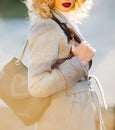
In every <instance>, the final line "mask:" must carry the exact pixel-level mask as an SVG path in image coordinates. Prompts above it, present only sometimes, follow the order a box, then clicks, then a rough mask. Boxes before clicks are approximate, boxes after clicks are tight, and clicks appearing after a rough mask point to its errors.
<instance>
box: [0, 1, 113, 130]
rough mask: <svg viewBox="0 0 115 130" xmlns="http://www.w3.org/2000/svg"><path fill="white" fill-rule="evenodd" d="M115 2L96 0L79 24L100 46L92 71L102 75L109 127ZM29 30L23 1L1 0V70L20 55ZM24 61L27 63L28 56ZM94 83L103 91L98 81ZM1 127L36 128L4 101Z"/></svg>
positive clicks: (2, 129) (12, 129) (6, 129)
mask: <svg viewBox="0 0 115 130" xmlns="http://www.w3.org/2000/svg"><path fill="white" fill-rule="evenodd" d="M114 6H115V1H114V0H96V1H94V5H93V8H92V9H91V12H90V14H89V17H88V18H87V19H85V20H84V21H83V22H82V24H79V28H80V30H81V33H82V34H83V36H84V37H85V39H86V40H87V41H88V42H89V43H90V44H91V45H92V46H93V47H94V48H95V49H96V55H95V57H94V58H93V63H94V65H93V67H92V69H91V74H93V75H96V76H97V77H98V78H99V80H100V82H101V84H102V87H103V91H104V94H105V98H106V101H107V104H108V106H109V109H108V111H105V110H104V108H103V104H102V102H101V106H102V114H103V118H104V122H105V126H106V130H115V68H114V67H115V8H114ZM28 31H29V20H28V15H27V9H26V6H25V5H24V3H23V1H21V0H0V71H1V70H2V68H3V66H4V65H5V64H6V63H7V62H8V61H9V60H10V59H11V58H12V57H14V56H17V57H18V56H19V54H20V51H21V49H22V47H23V45H24V42H25V40H26V37H27V35H28ZM24 63H25V64H27V59H26V58H25V59H24ZM94 87H95V89H96V91H97V93H99V92H98V90H97V88H96V85H94ZM98 95H99V94H98ZM99 98H100V96H99ZM100 100H101V98H100ZM0 130H33V126H29V127H26V126H24V125H23V124H22V123H21V122H20V121H19V120H18V119H17V117H16V116H15V115H14V113H13V112H12V111H11V110H10V109H9V108H8V106H7V105H6V104H5V103H3V102H2V101H0Z"/></svg>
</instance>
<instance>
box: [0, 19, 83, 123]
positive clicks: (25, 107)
mask: <svg viewBox="0 0 115 130" xmlns="http://www.w3.org/2000/svg"><path fill="white" fill-rule="evenodd" d="M53 20H55V22H57V23H58V24H59V26H60V27H61V28H62V29H63V31H64V33H65V34H66V35H67V38H68V39H69V40H71V39H72V37H71V34H73V32H72V31H71V30H70V28H68V27H67V26H66V25H64V24H62V23H60V22H59V20H58V19H56V18H53ZM74 37H75V39H76V41H78V42H79V43H80V42H81V40H82V38H81V37H80V35H78V34H76V35H74ZM27 44H28V40H27V42H26V44H25V46H24V49H23V51H22V53H21V55H20V57H19V58H16V57H14V58H12V59H11V61H10V62H9V63H8V64H6V65H5V66H4V68H3V70H2V71H1V72H0V98H1V99H2V100H3V101H4V102H5V103H6V104H7V105H8V106H9V107H10V108H11V110H12V111H13V112H14V113H15V114H16V116H17V117H18V118H19V119H20V120H21V121H22V122H23V123H24V124H25V125H32V124H34V123H35V122H36V121H39V119H40V117H41V116H42V114H43V113H44V112H45V110H46V109H47V107H48V106H49V104H50V101H51V96H49V97H47V98H37V97H32V96H31V95H30V94H29V91H28V78H27V77H28V68H27V67H26V66H25V65H24V64H23V62H22V60H23V57H24V53H25V50H26V47H27ZM72 56H73V55H72V53H70V55H69V56H68V57H67V58H63V59H59V60H57V62H56V64H55V65H54V66H52V69H53V68H57V67H58V66H59V65H60V64H61V63H63V62H64V61H65V60H67V59H69V58H71V57H72Z"/></svg>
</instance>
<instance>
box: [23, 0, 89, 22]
mask: <svg viewBox="0 0 115 130" xmlns="http://www.w3.org/2000/svg"><path fill="white" fill-rule="evenodd" d="M54 2H55V0H25V3H26V5H27V7H28V11H29V17H30V19H31V18H32V17H33V16H37V15H40V17H42V18H51V17H52V11H51V10H52V9H53V8H54ZM91 6H92V0H75V6H74V7H73V8H72V10H71V11H69V13H67V14H68V16H69V17H68V18H69V19H71V20H75V19H76V20H77V21H81V19H83V18H84V17H86V16H87V14H88V11H89V9H90V8H91Z"/></svg>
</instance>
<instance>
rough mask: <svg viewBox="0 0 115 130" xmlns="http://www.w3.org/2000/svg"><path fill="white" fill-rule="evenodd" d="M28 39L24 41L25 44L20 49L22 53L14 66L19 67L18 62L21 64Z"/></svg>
mask: <svg viewBox="0 0 115 130" xmlns="http://www.w3.org/2000/svg"><path fill="white" fill-rule="evenodd" d="M28 42H29V41H28V39H27V40H26V41H25V44H24V47H23V49H22V52H21V54H20V56H19V58H18V59H17V60H16V62H15V64H16V65H20V62H22V60H23V58H24V54H25V51H26V48H27V45H28Z"/></svg>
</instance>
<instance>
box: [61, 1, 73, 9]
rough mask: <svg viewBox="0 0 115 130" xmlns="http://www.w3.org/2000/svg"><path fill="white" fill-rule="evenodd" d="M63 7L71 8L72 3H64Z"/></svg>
mask: <svg viewBox="0 0 115 130" xmlns="http://www.w3.org/2000/svg"><path fill="white" fill-rule="evenodd" d="M62 5H63V6H64V7H66V8H69V7H70V6H71V3H70V2H66V3H62Z"/></svg>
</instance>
